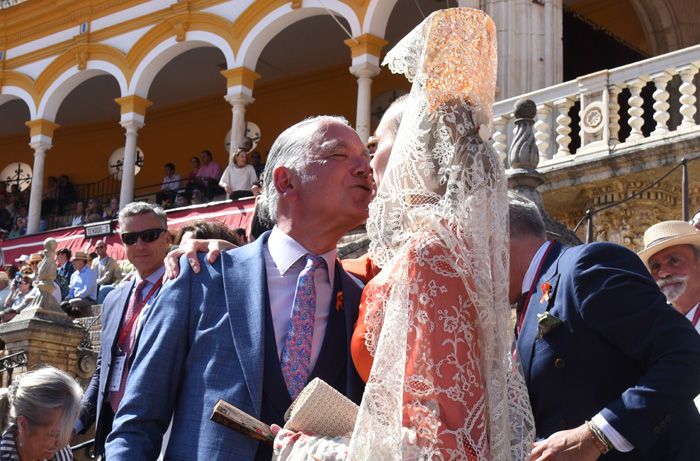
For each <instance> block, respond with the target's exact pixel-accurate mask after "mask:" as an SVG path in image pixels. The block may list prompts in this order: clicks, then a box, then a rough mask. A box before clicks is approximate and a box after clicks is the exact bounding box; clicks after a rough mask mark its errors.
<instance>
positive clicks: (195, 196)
mask: <svg viewBox="0 0 700 461" xmlns="http://www.w3.org/2000/svg"><path fill="white" fill-rule="evenodd" d="M204 203H207V199H206V197H205V195H204V192H202V191H201V190H199V189H195V190H193V191H192V205H202V204H204Z"/></svg>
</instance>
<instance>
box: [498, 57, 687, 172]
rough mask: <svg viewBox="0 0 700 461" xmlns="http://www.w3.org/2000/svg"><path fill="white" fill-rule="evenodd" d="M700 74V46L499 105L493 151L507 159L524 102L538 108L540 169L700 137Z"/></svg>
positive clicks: (549, 168) (543, 90)
mask: <svg viewBox="0 0 700 461" xmlns="http://www.w3.org/2000/svg"><path fill="white" fill-rule="evenodd" d="M698 69H700V45H696V46H693V47H689V48H685V49H682V50H679V51H675V52H673V53H668V54H665V55H661V56H657V57H654V58H651V59H647V60H644V61H639V62H636V63H633V64H629V65H626V66H622V67H618V68H616V69H611V70H603V71H600V72H596V73H593V74H590V75H586V76H582V77H579V78H577V79H576V80H572V81H568V82H564V83H561V84H559V85H555V86H551V87H548V88H544V89H542V90H538V91H535V92H532V93H528V94H524V95H521V96H518V97H516V98H510V99H506V100H502V101H499V102H497V103H496V104H495V106H494V124H493V134H492V142H493V146H494V148H495V149H496V151H497V152H498V153H499V155H500V156H501V158H504V159H505V157H506V152H507V149H508V146H509V145H510V144H511V142H512V139H513V134H512V133H513V128H514V112H513V111H514V106H515V102H516V101H517V100H518V99H520V98H527V99H531V100H533V101H534V102H535V104H536V108H537V113H536V119H535V125H534V130H535V140H536V144H537V148H538V151H539V157H540V161H539V164H538V169H539V170H540V171H545V172H546V171H552V170H556V169H560V168H562V167H563V166H567V165H572V164H575V163H577V162H579V159H583V158H585V159H586V161H589V160H591V157H594V158H595V157H603V156H611V155H617V154H627V153H632V152H640V151H643V150H646V149H647V145H648V146H654V145H663V144H668V143H674V142H681V141H685V140H687V139H688V138H689V137H690V138H700V128H698V116H697V112H698V107H699V106H698V95H697V86H696V83H697V81H698Z"/></svg>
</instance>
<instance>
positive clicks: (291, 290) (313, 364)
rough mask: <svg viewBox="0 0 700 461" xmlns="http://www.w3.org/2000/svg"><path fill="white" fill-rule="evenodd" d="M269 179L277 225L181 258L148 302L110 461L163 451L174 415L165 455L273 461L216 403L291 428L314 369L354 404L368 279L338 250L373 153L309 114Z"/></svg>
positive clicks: (361, 198)
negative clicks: (355, 337) (172, 276)
mask: <svg viewBox="0 0 700 461" xmlns="http://www.w3.org/2000/svg"><path fill="white" fill-rule="evenodd" d="M264 187H265V191H264V193H263V195H261V196H260V197H261V200H264V201H265V203H266V206H265V209H266V210H268V214H269V217H270V218H271V219H272V220H273V221H274V222H275V227H274V228H273V229H272V231H270V232H266V233H264V234H262V235H261V236H260V238H258V239H257V240H256V241H255V242H253V243H251V244H248V245H245V246H243V247H240V248H236V249H234V250H231V251H226V252H223V253H221V256H220V257H219V258H218V260H217V261H216V262H214V263H208V262H206V260H205V259H204V254H200V255H198V257H199V265H200V267H201V270H200V271H199V273H194V272H193V270H192V269H191V268H190V266H189V264H188V263H187V261H186V260H185V259H184V258H183V259H182V261H181V263H180V264H181V266H180V271H181V272H180V276H179V277H178V278H177V279H176V280H174V281H172V282H169V283H168V284H167V285H166V286H165V288H164V289H163V292H162V293H161V294H160V295H159V297H158V300H157V302H156V304H155V306H154V307H153V308H152V309H149V311H148V313H147V316H146V318H145V319H144V324H145V325H144V329H143V332H142V335H141V338H140V341H139V349H138V351H137V352H136V358H135V359H134V363H133V366H132V368H131V372H130V375H129V383H128V387H127V389H126V394H125V396H124V399H123V400H122V405H121V407H120V408H119V412H118V413H117V416H116V418H115V420H114V430H113V432H112V433H111V434H110V435H109V437H108V441H107V445H106V454H107V459H109V460H110V461H120V460H123V461H139V460H152V459H155V458H156V457H157V456H158V453H159V450H160V446H161V443H162V442H161V440H162V436H163V433H164V432H165V430H166V428H167V427H168V424H169V423H170V421H171V418H172V433H171V436H170V440H169V443H168V445H167V450H166V453H165V458H166V459H171V458H173V459H174V458H178V459H199V460H206V461H215V460H219V459H235V460H242V461H252V460H262V459H265V460H269V459H270V457H271V451H272V450H271V447H270V446H265V445H264V444H259V443H258V442H257V441H255V440H253V439H250V438H247V437H245V436H243V435H241V434H238V433H236V432H233V431H231V430H230V429H228V428H225V427H223V426H220V425H218V424H216V423H214V422H213V421H211V420H210V416H211V413H212V409H213V408H214V405H215V404H216V402H217V400H219V399H224V400H226V401H228V402H230V403H231V404H233V405H235V406H237V407H238V408H240V409H241V410H243V411H245V412H247V413H249V414H251V415H253V416H255V417H256V418H259V419H260V420H262V421H264V422H265V423H267V424H272V423H275V424H284V412H285V411H286V410H287V408H288V406H289V405H290V404H291V402H292V399H293V397H294V396H295V395H296V394H297V392H298V390H299V389H301V387H303V385H304V384H305V383H307V382H309V381H310V380H311V379H313V378H315V377H320V378H321V379H323V380H324V381H326V382H327V383H328V384H329V385H331V386H333V387H335V388H336V389H337V390H338V391H340V392H342V393H343V394H345V395H346V396H347V397H348V398H350V399H352V400H354V401H355V402H357V403H359V402H360V400H361V395H362V391H363V388H364V386H363V383H362V380H361V379H360V377H359V375H358V374H357V372H356V370H355V368H354V366H353V364H352V360H351V358H350V347H349V341H350V337H351V335H352V328H353V325H354V324H355V322H356V320H357V315H358V305H359V298H360V295H361V288H360V285H359V283H358V282H357V281H356V280H355V279H353V278H351V277H350V276H349V275H348V274H347V273H346V272H345V271H344V270H343V269H342V267H341V266H340V264H338V262H337V260H336V256H335V248H336V245H337V242H338V240H339V239H340V237H341V236H342V235H344V234H345V233H346V232H348V231H349V230H350V229H353V228H355V227H356V226H358V225H359V224H361V223H362V222H364V221H365V220H366V219H367V211H368V205H369V202H370V200H371V198H372V195H373V184H372V179H371V175H370V167H369V155H368V154H367V149H366V148H365V147H364V145H363V144H362V141H361V140H360V138H359V137H358V135H357V133H356V132H355V131H354V130H353V129H352V128H350V127H349V126H348V125H347V121H345V120H344V119H340V118H338V117H326V116H321V117H315V118H312V119H308V120H305V121H303V122H300V123H298V124H296V125H294V126H292V127H290V128H288V129H287V130H285V131H284V132H283V133H282V134H281V135H280V136H279V137H278V138H277V140H276V141H275V143H274V145H273V146H272V149H271V151H270V156H269V158H268V163H267V167H266V169H265V173H264ZM311 268H314V269H311ZM306 288H308V291H307V290H306ZM312 293H313V294H312ZM300 312H305V313H306V312H311V313H310V314H309V315H308V316H307V317H305V318H304V316H303V315H297V314H299V313H300ZM306 322H308V323H306ZM297 325H299V326H300V330H301V332H302V333H304V334H302V335H296V334H295V333H294V331H295V329H294V328H295V326H297ZM297 340H298V341H299V343H297V342H296V341H297ZM297 344H301V347H296V348H295V346H296V345H297ZM290 345H291V346H290ZM293 354H296V358H295V359H294V360H291V359H290V357H291V356H292V355H293Z"/></svg>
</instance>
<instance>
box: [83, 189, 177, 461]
mask: <svg viewBox="0 0 700 461" xmlns="http://www.w3.org/2000/svg"><path fill="white" fill-rule="evenodd" d="M119 229H120V234H121V239H122V243H123V244H124V250H125V251H126V257H127V259H128V260H129V262H131V264H133V265H134V267H135V268H136V276H135V277H133V278H132V279H131V280H130V281H129V282H125V283H122V284H121V285H118V286H117V287H116V288H115V289H114V290H112V291H111V292H110V293H109V294H108V295H107V297H106V298H105V301H104V304H103V307H102V348H101V349H100V353H99V355H98V358H97V369H96V370H95V374H94V375H93V377H92V380H91V381H90V385H89V386H88V388H87V391H86V392H85V396H84V397H83V402H82V408H81V414H80V419H79V420H78V422H77V423H76V430H77V431H78V432H84V431H85V430H87V429H88V428H89V427H90V426H91V425H92V423H93V422H95V421H96V426H95V453H96V454H97V455H103V454H104V443H105V439H106V438H107V435H108V434H109V432H110V431H111V429H112V422H113V419H114V414H115V413H116V412H117V409H118V408H119V404H120V402H121V399H122V397H123V395H124V389H125V386H126V379H127V376H128V374H129V369H130V366H131V363H132V362H133V358H134V353H135V351H136V349H137V346H138V342H139V333H140V329H141V327H142V325H143V316H144V314H145V312H146V311H147V310H148V309H149V306H151V305H152V304H153V301H154V299H155V297H156V295H157V294H158V292H159V291H160V288H161V286H162V278H163V273H164V271H165V268H164V266H163V258H164V257H165V255H166V253H167V252H168V249H169V247H170V234H169V233H168V230H167V217H166V215H165V212H164V211H163V209H162V208H160V207H158V206H154V205H151V204H148V203H143V202H134V203H130V204H129V205H127V206H126V207H124V209H122V210H121V212H120V213H119ZM100 243H104V242H100Z"/></svg>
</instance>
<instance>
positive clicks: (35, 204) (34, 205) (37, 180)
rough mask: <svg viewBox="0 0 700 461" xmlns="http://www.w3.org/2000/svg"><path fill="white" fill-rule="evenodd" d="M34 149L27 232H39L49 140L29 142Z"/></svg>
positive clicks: (49, 146)
mask: <svg viewBox="0 0 700 461" xmlns="http://www.w3.org/2000/svg"><path fill="white" fill-rule="evenodd" d="M29 145H30V146H31V148H32V149H34V166H33V167H32V189H31V192H30V195H29V215H28V217H27V234H35V233H37V232H39V221H41V200H42V196H43V195H44V163H45V160H46V151H47V150H49V149H51V142H46V141H37V142H31V143H29Z"/></svg>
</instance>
